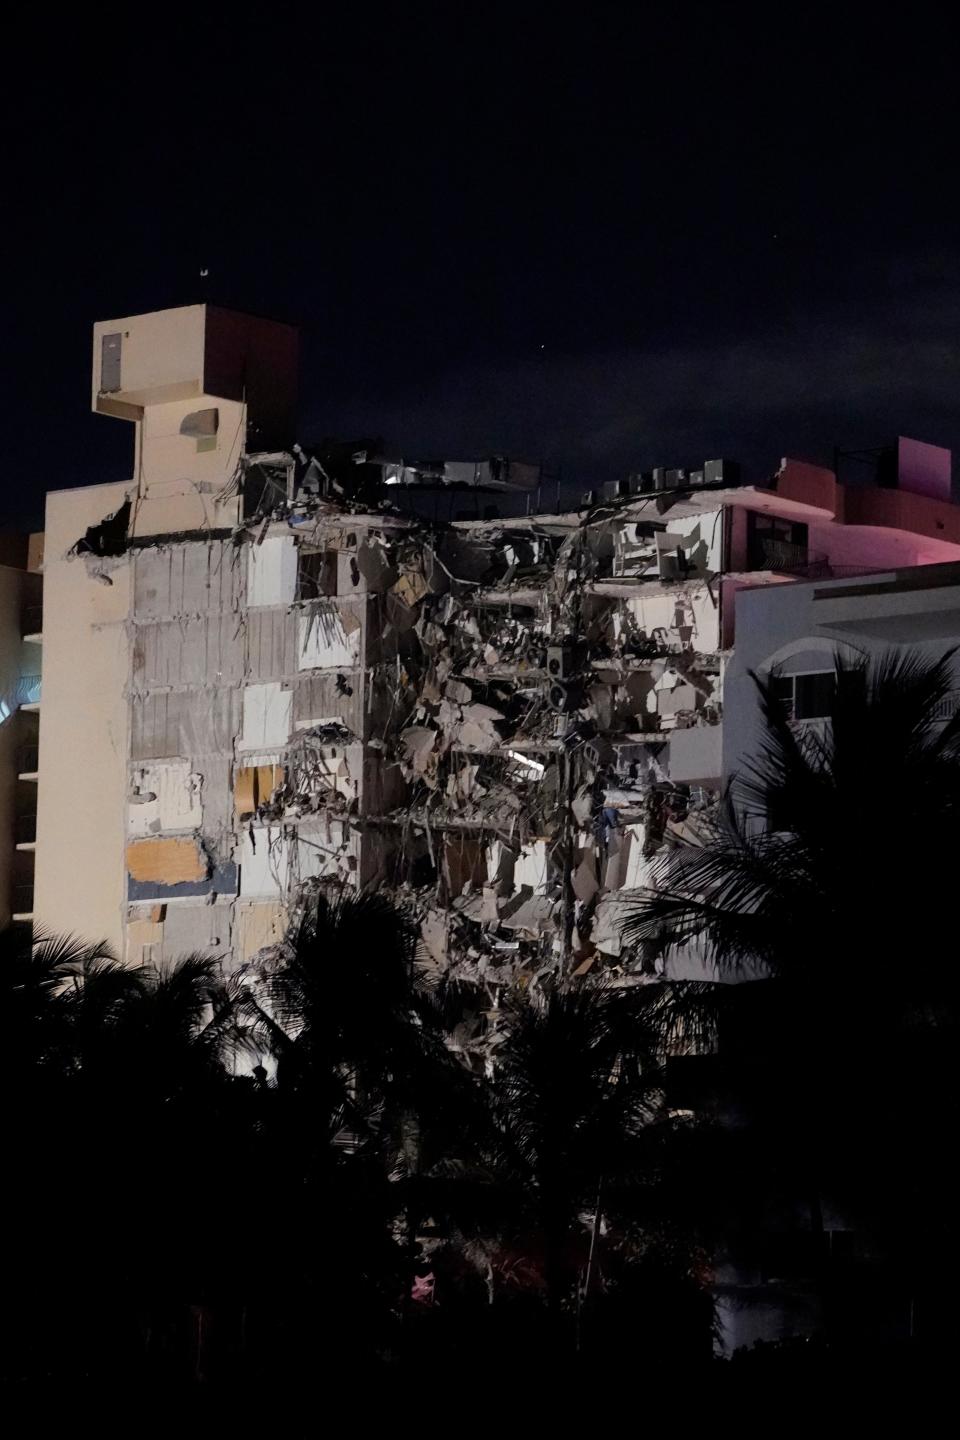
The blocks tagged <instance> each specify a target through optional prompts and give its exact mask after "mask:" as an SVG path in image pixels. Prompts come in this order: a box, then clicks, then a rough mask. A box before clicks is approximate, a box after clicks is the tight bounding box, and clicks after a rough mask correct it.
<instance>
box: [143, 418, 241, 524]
mask: <svg viewBox="0 0 960 1440" xmlns="http://www.w3.org/2000/svg"><path fill="white" fill-rule="evenodd" d="M198 410H215V411H216V412H217V431H216V435H215V436H214V437H212V444H211V445H210V448H205V447H206V442H201V443H199V444H198V441H197V440H196V439H194V438H193V437H191V436H190V435H184V434H182V433H181V426H182V425H183V423H184V422H185V421H187V419H188V417H189V416H191V415H193V414H196V413H197V411H198ZM245 420H246V414H245V408H244V406H243V405H242V404H240V403H238V402H236V401H233V400H213V399H211V398H209V397H202V398H201V399H200V400H196V399H194V400H178V401H174V402H171V403H170V404H166V405H150V406H148V407H147V408H146V409H145V410H144V412H143V419H142V421H141V422H140V423H139V424H138V425H137V444H136V460H135V464H136V495H135V499H134V514H133V517H132V523H131V529H130V533H131V534H132V535H176V534H183V533H184V532H191V531H200V530H226V529H232V528H233V527H234V526H235V525H236V524H238V522H239V519H240V501H239V498H238V496H237V495H233V496H232V497H230V498H223V497H221V495H220V492H221V491H222V490H223V488H224V487H225V486H226V485H228V483H229V481H230V480H231V478H232V476H233V475H234V473H235V471H236V468H237V465H238V463H239V460H240V457H241V455H242V454H243V436H244V425H245Z"/></svg>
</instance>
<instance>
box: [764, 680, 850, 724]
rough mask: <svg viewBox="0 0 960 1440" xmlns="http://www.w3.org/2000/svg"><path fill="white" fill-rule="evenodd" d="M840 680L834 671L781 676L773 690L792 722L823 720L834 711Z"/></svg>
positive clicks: (775, 681) (774, 683)
mask: <svg viewBox="0 0 960 1440" xmlns="http://www.w3.org/2000/svg"><path fill="white" fill-rule="evenodd" d="M836 689H837V677H836V673H835V672H834V671H833V670H816V671H813V672H811V673H809V674H806V675H778V676H777V677H776V678H775V679H774V682H773V691H774V694H775V695H776V696H777V698H778V699H779V700H781V701H782V702H783V705H784V707H785V708H786V712H787V718H788V719H789V720H823V719H827V718H828V717H829V715H830V713H831V711H832V710H833V699H834V695H835V694H836Z"/></svg>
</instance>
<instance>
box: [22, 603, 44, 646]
mask: <svg viewBox="0 0 960 1440" xmlns="http://www.w3.org/2000/svg"><path fill="white" fill-rule="evenodd" d="M20 631H21V634H22V636H23V638H24V640H26V641H28V642H29V643H31V644H35V645H40V644H42V643H43V606H42V605H25V606H24V607H23V610H22V612H21V615H20Z"/></svg>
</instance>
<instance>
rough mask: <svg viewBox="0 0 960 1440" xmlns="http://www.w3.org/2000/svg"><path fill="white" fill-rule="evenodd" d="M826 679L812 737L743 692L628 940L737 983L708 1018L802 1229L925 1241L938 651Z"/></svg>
mask: <svg viewBox="0 0 960 1440" xmlns="http://www.w3.org/2000/svg"><path fill="white" fill-rule="evenodd" d="M835 677H836V684H835V699H834V703H833V707H832V713H831V717H830V722H829V725H828V726H826V727H825V729H824V731H823V733H811V732H810V731H809V730H805V729H804V728H803V727H802V726H800V727H798V726H795V725H794V724H792V723H791V721H790V720H789V718H788V716H787V714H786V712H785V710H784V708H783V706H782V704H781V702H780V699H779V690H778V686H777V676H776V675H774V676H772V677H771V678H770V679H768V680H765V681H761V680H759V679H757V678H756V677H754V679H755V682H756V684H757V688H758V693H759V697H760V705H761V708H762V712H763V716H764V719H765V725H766V730H765V735H764V738H763V740H762V742H761V744H760V747H759V751H758V754H757V757H756V759H754V760H753V761H752V762H751V763H750V764H749V765H748V766H747V767H746V768H745V770H744V772H743V773H742V774H741V775H739V776H737V777H735V778H734V780H733V782H732V784H731V787H730V789H729V791H728V793H727V794H726V796H725V797H724V800H723V802H722V804H721V806H720V808H719V810H718V812H717V814H716V816H715V818H714V819H713V821H712V822H710V823H707V824H704V825H703V826H702V827H701V833H700V835H699V837H698V839H696V840H694V841H686V842H684V843H681V844H679V845H677V846H675V847H674V848H672V849H671V850H669V851H668V852H666V853H665V854H664V856H663V859H662V860H661V862H660V864H659V868H658V873H657V874H656V876H655V879H654V884H653V886H652V888H651V889H650V890H649V891H648V892H647V893H646V894H645V896H644V897H643V899H642V900H641V902H640V903H639V904H638V905H637V906H636V908H635V910H634V913H633V915H632V916H631V918H630V920H629V922H628V924H627V926H626V928H625V938H626V939H627V940H628V942H630V943H639V942H641V941H644V942H647V943H649V942H651V941H654V942H656V943H659V944H660V945H661V947H662V948H663V950H664V951H665V952H668V953H669V952H670V951H676V950H678V949H681V948H682V947H684V946H686V945H687V944H688V943H689V942H690V941H691V940H692V939H694V938H699V939H700V940H701V941H704V942H705V943H706V948H707V951H708V954H709V956H710V958H711V959H712V961H713V962H714V964H715V965H716V967H717V970H718V973H719V977H720V979H721V980H725V981H729V980H741V981H744V982H745V983H742V984H740V985H737V986H734V987H727V986H725V987H722V990H721V992H720V994H719V996H718V997H717V999H718V1003H719V1011H718V1013H719V1015H720V1018H721V1030H722V1034H723V1035H724V1036H725V1037H726V1039H727V1041H728V1044H727V1046H726V1047H725V1050H726V1055H727V1058H728V1061H732V1062H733V1063H734V1065H735V1066H736V1069H737V1083H738V1085H739V1093H740V1096H741V1101H742V1102H744V1103H745V1104H746V1106H747V1109H748V1111H749V1114H750V1115H751V1117H752V1119H753V1120H754V1122H755V1124H757V1125H759V1126H760V1127H761V1129H762V1132H763V1136H764V1143H765V1144H766V1145H768V1146H769V1147H770V1153H771V1155H775V1156H776V1162H775V1163H776V1164H777V1165H779V1166H780V1167H781V1169H788V1168H792V1169H793V1170H794V1171H795V1172H796V1171H801V1172H802V1177H801V1178H800V1180H799V1183H802V1185H803V1187H804V1188H805V1190H806V1192H807V1194H808V1196H809V1208H810V1217H811V1227H812V1228H813V1229H815V1230H816V1229H819V1228H821V1227H822V1224H823V1219H822V1208H821V1202H822V1198H823V1196H824V1194H825V1193H826V1194H828V1195H830V1197H831V1198H832V1199H833V1200H835V1201H840V1202H842V1203H844V1204H847V1205H854V1204H855V1205H856V1206H857V1208H858V1210H859V1213H860V1214H861V1215H862V1216H865V1215H869V1214H870V1213H871V1212H873V1218H874V1219H876V1218H877V1217H876V1212H877V1210H878V1209H879V1210H883V1211H885V1212H886V1214H885V1217H884V1218H883V1221H882V1228H883V1230H884V1232H885V1235H886V1238H887V1241H888V1242H890V1241H891V1240H892V1237H893V1233H894V1231H895V1230H897V1229H900V1230H904V1229H908V1228H910V1225H911V1221H912V1223H913V1224H915V1225H916V1226H917V1232H918V1233H919V1232H920V1229H921V1228H926V1229H929V1223H930V1218H931V1216H930V1213H929V1207H930V1206H931V1203H932V1201H933V1197H934V1196H935V1195H936V1194H937V1192H938V1191H942V1188H943V1187H948V1167H947V1166H946V1164H945V1163H944V1161H943V1159H942V1157H943V1155H944V1149H943V1143H942V1142H943V1135H944V1134H945V1133H947V1132H948V1130H949V1128H950V1127H951V1126H952V1124H953V1123H955V1119H956V1100H957V1090H956V1085H955V1081H954V1079H953V1072H952V1062H951V1061H950V1058H949V1057H950V1052H951V1050H952V1047H953V1045H954V1043H955V1040H956V1033H957V1019H958V1005H957V1000H958V977H957V967H956V965H955V963H954V960H953V953H954V951H955V949H956V944H955V941H954V940H953V939H952V935H953V931H954V927H955V920H954V915H953V893H954V889H955V885H956V878H955V874H956V861H955V853H956V850H955V847H956V837H957V834H958V833H960V828H958V827H960V714H956V713H955V714H954V715H953V716H952V718H949V719H946V720H944V718H943V716H944V714H945V713H947V712H949V709H950V706H949V704H948V703H947V701H948V697H949V696H950V693H951V692H952V691H953V690H954V689H955V683H956V682H955V680H954V678H953V656H952V654H951V655H947V656H944V657H943V658H941V659H937V660H929V659H927V658H925V657H922V656H920V655H918V654H913V653H909V652H891V653H888V654H884V655H881V656H880V657H879V658H877V659H874V660H871V661H867V660H857V661H854V662H851V661H847V660H844V659H838V660H837V662H836V667H835ZM758 817H760V819H761V821H762V828H760V826H759V825H758ZM758 977H760V978H758ZM948 1189H949V1193H950V1194H951V1195H952V1193H953V1192H952V1187H948ZM934 1208H937V1207H934ZM925 1210H927V1211H928V1213H927V1214H926V1216H924V1211H925ZM945 1214H946V1209H945V1208H944V1209H943V1210H942V1211H941V1221H942V1220H943V1216H944V1215H945ZM943 1238H945V1233H942V1235H941V1239H943Z"/></svg>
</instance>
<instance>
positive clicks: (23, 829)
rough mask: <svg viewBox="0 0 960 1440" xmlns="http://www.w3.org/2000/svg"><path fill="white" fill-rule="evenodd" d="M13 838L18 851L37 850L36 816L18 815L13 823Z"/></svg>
mask: <svg viewBox="0 0 960 1440" xmlns="http://www.w3.org/2000/svg"><path fill="white" fill-rule="evenodd" d="M13 833H14V836H15V838H16V844H17V849H18V850H28V851H30V850H36V848H37V817H36V815H18V816H17V818H16V820H15V821H14V829H13Z"/></svg>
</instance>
